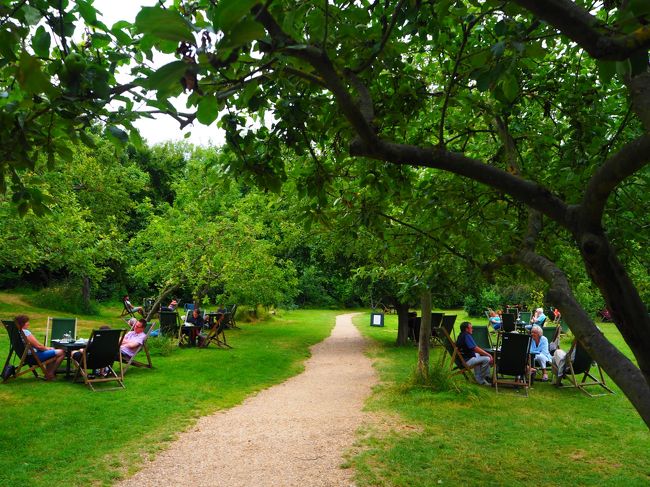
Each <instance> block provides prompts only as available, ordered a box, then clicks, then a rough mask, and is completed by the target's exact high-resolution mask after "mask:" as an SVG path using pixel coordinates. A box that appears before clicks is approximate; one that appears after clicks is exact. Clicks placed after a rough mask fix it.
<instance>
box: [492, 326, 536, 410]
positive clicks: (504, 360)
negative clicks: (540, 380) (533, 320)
mask: <svg viewBox="0 0 650 487" xmlns="http://www.w3.org/2000/svg"><path fill="white" fill-rule="evenodd" d="M530 340H531V338H530V335H527V334H525V333H501V334H500V335H499V337H498V339H497V353H496V359H495V360H494V367H493V369H492V382H493V384H494V387H495V389H496V391H497V393H498V392H499V385H510V386H514V387H523V388H524V391H525V392H526V397H528V389H529V388H530V355H529V353H528V352H529V350H530Z"/></svg>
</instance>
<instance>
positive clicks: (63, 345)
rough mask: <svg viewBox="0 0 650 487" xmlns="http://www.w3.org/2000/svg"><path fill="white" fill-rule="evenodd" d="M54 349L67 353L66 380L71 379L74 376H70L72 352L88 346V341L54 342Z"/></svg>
mask: <svg viewBox="0 0 650 487" xmlns="http://www.w3.org/2000/svg"><path fill="white" fill-rule="evenodd" d="M51 343H52V347H54V348H59V349H61V350H63V351H64V352H65V358H66V365H65V378H66V379H69V378H70V376H71V375H72V374H70V359H71V358H72V352H74V351H75V350H81V349H82V348H84V347H85V346H86V345H88V340H85V339H83V338H82V339H80V340H75V341H74V342H68V341H65V342H64V341H62V340H52V342H51Z"/></svg>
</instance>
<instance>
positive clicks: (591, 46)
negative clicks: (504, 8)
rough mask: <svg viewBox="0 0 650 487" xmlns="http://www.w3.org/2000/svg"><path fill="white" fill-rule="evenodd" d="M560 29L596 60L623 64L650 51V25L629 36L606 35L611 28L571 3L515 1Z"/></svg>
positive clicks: (563, 0)
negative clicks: (638, 53) (628, 59)
mask: <svg viewBox="0 0 650 487" xmlns="http://www.w3.org/2000/svg"><path fill="white" fill-rule="evenodd" d="M514 2H515V3H517V4H519V5H520V6H522V7H523V8H525V9H526V10H528V11H529V12H532V13H533V14H535V15H536V16H538V17H539V18H541V19H542V20H544V21H546V22H548V23H549V24H551V25H552V26H554V27H555V28H557V29H558V30H559V31H560V32H561V33H562V34H564V35H566V36H568V37H569V38H570V39H571V40H573V41H575V42H576V43H578V44H579V45H580V46H581V47H582V48H583V49H584V50H585V51H587V52H588V53H589V55H591V57H593V58H595V59H602V60H609V61H623V60H625V59H627V58H629V57H630V56H632V55H633V54H636V53H637V52H642V51H645V50H647V49H648V48H650V25H644V26H641V27H640V28H638V29H637V30H636V31H634V32H632V33H631V34H627V35H615V34H609V33H607V30H608V26H607V25H605V24H603V23H602V22H601V21H600V20H598V19H597V18H596V17H594V16H593V15H591V14H590V13H589V12H587V11H586V10H584V9H583V8H581V7H579V6H578V5H576V4H575V3H573V2H571V1H569V0H544V1H540V0H514Z"/></svg>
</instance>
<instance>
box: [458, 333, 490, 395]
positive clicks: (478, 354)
mask: <svg viewBox="0 0 650 487" xmlns="http://www.w3.org/2000/svg"><path fill="white" fill-rule="evenodd" d="M456 346H457V347H458V350H459V351H460V354H461V355H462V356H463V359H465V363H466V364H467V365H468V366H470V367H471V366H473V365H476V367H474V377H476V382H478V383H479V384H484V385H492V379H491V373H490V365H492V362H493V358H492V355H491V354H489V353H488V352H486V351H485V350H483V349H482V348H481V347H479V346H478V345H476V342H475V341H474V338H473V337H472V324H471V323H470V322H469V321H463V322H462V323H461V324H460V335H458V338H457V339H456Z"/></svg>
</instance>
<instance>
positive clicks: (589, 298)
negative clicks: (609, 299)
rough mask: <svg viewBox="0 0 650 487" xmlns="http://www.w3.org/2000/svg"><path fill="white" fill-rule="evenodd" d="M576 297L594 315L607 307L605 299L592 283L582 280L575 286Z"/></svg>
mask: <svg viewBox="0 0 650 487" xmlns="http://www.w3.org/2000/svg"><path fill="white" fill-rule="evenodd" d="M575 297H576V299H577V300H578V302H579V303H580V304H581V305H582V307H583V308H584V309H585V311H587V313H589V314H590V315H592V316H595V315H596V313H597V312H598V311H600V310H601V309H603V308H604V307H605V300H604V299H603V297H602V296H601V294H600V293H599V292H598V291H597V290H596V288H594V287H593V286H592V285H591V284H590V283H587V282H581V283H579V284H578V285H577V286H576V287H575Z"/></svg>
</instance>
